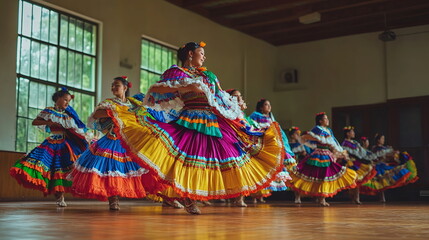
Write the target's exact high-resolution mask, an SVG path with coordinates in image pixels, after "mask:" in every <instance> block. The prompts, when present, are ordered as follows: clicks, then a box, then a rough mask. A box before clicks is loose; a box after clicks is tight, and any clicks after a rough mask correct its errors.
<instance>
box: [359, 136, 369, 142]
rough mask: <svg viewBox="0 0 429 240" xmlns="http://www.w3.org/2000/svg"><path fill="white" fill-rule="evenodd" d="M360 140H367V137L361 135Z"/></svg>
mask: <svg viewBox="0 0 429 240" xmlns="http://www.w3.org/2000/svg"><path fill="white" fill-rule="evenodd" d="M360 140H362V141H366V140H368V138H367V137H361V138H360Z"/></svg>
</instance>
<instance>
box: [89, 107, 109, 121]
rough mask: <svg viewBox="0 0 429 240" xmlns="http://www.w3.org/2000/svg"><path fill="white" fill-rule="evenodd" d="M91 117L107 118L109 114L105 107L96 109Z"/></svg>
mask: <svg viewBox="0 0 429 240" xmlns="http://www.w3.org/2000/svg"><path fill="white" fill-rule="evenodd" d="M91 117H92V118H94V119H99V118H109V115H108V114H107V111H106V110H105V109H98V110H97V111H95V113H94V114H93V115H92V116H91Z"/></svg>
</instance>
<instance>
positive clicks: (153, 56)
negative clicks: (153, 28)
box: [140, 39, 177, 93]
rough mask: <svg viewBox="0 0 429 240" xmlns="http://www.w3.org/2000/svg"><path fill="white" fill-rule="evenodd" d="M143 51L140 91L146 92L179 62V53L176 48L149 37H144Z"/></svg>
mask: <svg viewBox="0 0 429 240" xmlns="http://www.w3.org/2000/svg"><path fill="white" fill-rule="evenodd" d="M141 51H142V52H141V66H140V92H142V93H146V92H147V90H149V87H150V85H152V84H154V83H155V82H157V81H158V80H159V77H160V76H161V74H162V73H163V72H164V71H165V70H167V69H168V68H169V67H171V65H173V64H177V56H176V55H177V54H176V50H175V49H173V48H170V47H167V46H164V45H161V44H159V43H156V42H154V41H151V40H148V39H142V47H141Z"/></svg>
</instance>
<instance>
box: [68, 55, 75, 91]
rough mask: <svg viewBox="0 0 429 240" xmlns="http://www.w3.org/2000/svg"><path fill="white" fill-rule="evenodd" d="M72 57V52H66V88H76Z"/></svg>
mask: <svg viewBox="0 0 429 240" xmlns="http://www.w3.org/2000/svg"><path fill="white" fill-rule="evenodd" d="M74 55H75V53H74V52H72V51H68V61H67V65H68V66H67V85H68V86H72V87H74V86H76V82H75V80H76V78H75V76H74Z"/></svg>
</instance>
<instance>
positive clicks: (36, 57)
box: [31, 42, 40, 78]
mask: <svg viewBox="0 0 429 240" xmlns="http://www.w3.org/2000/svg"><path fill="white" fill-rule="evenodd" d="M39 63H40V44H39V43H38V42H32V43H31V76H32V77H35V78H39V70H40V69H39Z"/></svg>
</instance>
